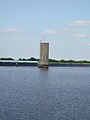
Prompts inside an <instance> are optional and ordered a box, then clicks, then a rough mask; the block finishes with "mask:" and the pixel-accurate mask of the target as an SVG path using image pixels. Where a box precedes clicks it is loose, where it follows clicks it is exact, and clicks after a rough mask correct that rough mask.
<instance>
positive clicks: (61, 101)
mask: <svg viewBox="0 0 90 120" xmlns="http://www.w3.org/2000/svg"><path fill="white" fill-rule="evenodd" d="M0 120H90V68H89V67H49V69H38V68H37V67H0Z"/></svg>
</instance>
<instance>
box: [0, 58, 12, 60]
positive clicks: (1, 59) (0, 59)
mask: <svg viewBox="0 0 90 120" xmlns="http://www.w3.org/2000/svg"><path fill="white" fill-rule="evenodd" d="M0 60H14V59H13V58H0Z"/></svg>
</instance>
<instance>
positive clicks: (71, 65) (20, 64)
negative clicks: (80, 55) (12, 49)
mask: <svg viewBox="0 0 90 120" xmlns="http://www.w3.org/2000/svg"><path fill="white" fill-rule="evenodd" d="M0 66H16V67H19V66H22V67H23V66H31V67H38V62H37V63H36V62H20V61H19V62H16V61H15V62H0ZM48 67H90V63H55V62H54V63H49V64H48Z"/></svg>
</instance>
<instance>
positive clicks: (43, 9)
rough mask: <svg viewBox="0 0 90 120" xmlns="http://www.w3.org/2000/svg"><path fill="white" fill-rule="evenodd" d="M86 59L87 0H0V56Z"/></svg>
mask: <svg viewBox="0 0 90 120" xmlns="http://www.w3.org/2000/svg"><path fill="white" fill-rule="evenodd" d="M44 37H45V41H46V42H49V43H50V52H49V57H50V58H54V59H75V60H84V59H86V60H90V0H0V57H13V58H15V59H17V58H20V57H24V58H30V57H32V56H34V57H36V58H39V44H40V40H41V41H42V42H43V41H44Z"/></svg>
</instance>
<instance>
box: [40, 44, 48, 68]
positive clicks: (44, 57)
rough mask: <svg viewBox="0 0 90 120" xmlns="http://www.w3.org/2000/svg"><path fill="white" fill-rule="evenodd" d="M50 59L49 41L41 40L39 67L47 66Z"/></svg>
mask: <svg viewBox="0 0 90 120" xmlns="http://www.w3.org/2000/svg"><path fill="white" fill-rule="evenodd" d="M48 61H49V43H46V42H41V43H40V59H39V62H38V67H39V68H47V67H48Z"/></svg>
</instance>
